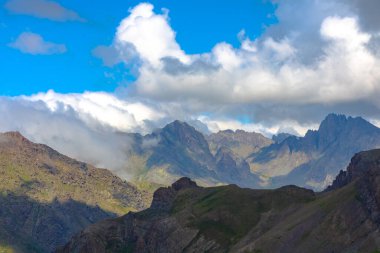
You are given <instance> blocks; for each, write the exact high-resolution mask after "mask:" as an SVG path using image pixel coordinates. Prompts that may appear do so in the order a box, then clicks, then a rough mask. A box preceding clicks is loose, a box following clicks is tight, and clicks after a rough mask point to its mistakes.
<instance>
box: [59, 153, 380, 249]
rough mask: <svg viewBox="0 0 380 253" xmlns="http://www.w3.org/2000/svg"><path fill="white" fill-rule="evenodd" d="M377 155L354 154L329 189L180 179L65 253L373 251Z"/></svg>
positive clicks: (379, 191) (378, 209) (379, 239)
mask: <svg viewBox="0 0 380 253" xmlns="http://www.w3.org/2000/svg"><path fill="white" fill-rule="evenodd" d="M379 229H380V150H374V151H369V152H363V153H360V154H358V155H356V156H355V157H354V158H353V159H352V162H351V164H350V166H349V168H348V171H347V172H341V174H340V176H338V177H337V180H336V181H335V182H334V184H333V185H332V186H331V187H330V188H329V189H328V191H326V192H324V193H321V194H318V195H315V194H314V193H313V192H312V191H311V190H306V189H302V188H298V187H296V186H286V187H282V188H279V189H276V190H251V189H241V188H238V187H237V186H234V185H229V186H221V187H213V188H201V187H198V186H197V185H196V184H195V183H194V182H192V181H191V180H190V179H188V178H182V179H180V180H179V181H177V182H176V183H174V184H173V185H172V186H171V187H169V188H160V189H159V190H157V191H156V192H155V194H154V199H153V202H152V205H151V207H150V208H149V209H147V210H145V211H142V212H139V213H132V212H131V213H129V214H127V215H125V216H123V217H120V218H117V219H110V220H105V221H102V222H99V223H97V224H94V225H91V226H89V227H88V228H86V229H85V230H84V231H82V232H81V233H79V234H78V235H76V236H75V237H74V238H73V239H72V240H71V241H70V242H69V243H67V244H66V246H65V247H63V248H60V249H59V250H58V252H59V253H62V252H78V253H86V252H97V253H102V252H153V251H154V252H263V253H264V252H283V253H287V252H289V253H290V252H292V253H293V252H300V253H301V252H319V253H324V252H326V253H328V252H377V250H379V249H380V234H379Z"/></svg>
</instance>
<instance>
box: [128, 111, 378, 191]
mask: <svg viewBox="0 0 380 253" xmlns="http://www.w3.org/2000/svg"><path fill="white" fill-rule="evenodd" d="M131 136H132V138H133V139H134V142H133V145H132V146H133V149H132V151H131V152H130V154H129V158H130V159H129V163H128V165H127V166H126V170H127V171H134V172H135V175H136V176H135V181H150V182H154V183H158V184H163V185H167V184H170V182H173V181H174V180H175V179H176V178H179V177H182V176H185V177H190V178H192V179H194V180H196V181H197V182H198V183H199V184H200V185H204V186H210V185H219V184H238V185H239V186H242V187H251V188H275V187H280V186H283V185H288V184H295V185H298V186H303V187H307V188H311V189H314V190H322V189H324V188H325V187H326V186H327V185H328V184H329V183H331V182H332V180H333V179H334V177H335V176H336V175H337V174H338V172H339V171H340V170H341V169H344V168H345V167H346V166H347V164H348V163H349V161H350V158H351V157H352V156H353V155H354V154H355V153H357V152H359V151H362V150H369V149H375V148H379V147H380V129H379V128H377V127H376V126H374V125H372V124H371V123H369V122H368V121H366V120H364V119H363V118H361V117H357V118H353V117H346V116H344V115H337V114H330V115H328V116H327V117H326V118H325V119H324V120H323V121H322V122H321V124H320V126H319V128H318V130H309V131H308V132H307V133H306V135H305V136H304V137H297V136H294V135H290V134H286V133H282V134H279V135H276V136H273V138H272V139H269V138H267V137H265V136H263V135H261V134H259V133H254V132H245V131H243V130H237V131H232V130H225V131H220V132H218V133H213V134H209V135H203V134H202V133H201V132H199V131H197V130H196V129H195V128H194V127H192V126H190V125H189V124H187V123H185V122H180V121H175V122H173V123H170V124H168V125H167V126H165V127H164V128H162V129H159V130H157V131H155V132H154V133H152V134H149V135H145V136H142V135H139V134H131Z"/></svg>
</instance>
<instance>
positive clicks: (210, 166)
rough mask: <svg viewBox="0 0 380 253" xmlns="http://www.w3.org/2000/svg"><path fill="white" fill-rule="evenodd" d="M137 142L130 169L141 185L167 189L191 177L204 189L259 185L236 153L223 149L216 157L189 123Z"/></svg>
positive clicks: (137, 137) (136, 138) (174, 125)
mask: <svg viewBox="0 0 380 253" xmlns="http://www.w3.org/2000/svg"><path fill="white" fill-rule="evenodd" d="M260 136H261V135H260ZM261 137H263V136H261ZM263 138H265V137H263ZM133 139H134V148H133V151H132V152H131V153H130V154H129V158H130V159H129V164H128V165H127V166H128V168H127V169H128V170H129V171H131V170H134V171H135V174H137V176H136V178H137V179H136V180H138V181H150V182H154V183H158V184H164V185H165V184H166V185H167V184H169V183H170V182H172V181H174V180H175V179H176V178H178V177H182V176H187V177H191V178H194V179H196V180H197V182H199V183H201V184H203V185H215V184H221V183H222V184H226V183H236V184H239V185H241V186H247V187H248V186H250V187H253V186H255V185H257V183H258V181H259V179H258V177H256V176H255V175H254V174H252V173H251V172H250V170H249V165H248V164H247V163H246V162H245V161H244V159H242V158H240V157H239V156H237V155H236V154H235V153H234V152H233V151H232V149H230V148H229V147H227V146H223V147H219V148H216V150H215V151H214V152H215V154H213V153H212V152H211V150H210V148H209V143H208V142H207V140H206V138H205V137H204V136H203V134H201V133H200V132H198V131H197V130H196V129H195V128H194V127H192V126H190V125H188V124H187V123H185V122H180V121H174V122H172V123H170V124H168V125H167V126H165V127H164V128H162V129H159V130H157V131H156V132H154V133H152V134H149V135H146V136H141V135H138V134H135V135H134V136H133Z"/></svg>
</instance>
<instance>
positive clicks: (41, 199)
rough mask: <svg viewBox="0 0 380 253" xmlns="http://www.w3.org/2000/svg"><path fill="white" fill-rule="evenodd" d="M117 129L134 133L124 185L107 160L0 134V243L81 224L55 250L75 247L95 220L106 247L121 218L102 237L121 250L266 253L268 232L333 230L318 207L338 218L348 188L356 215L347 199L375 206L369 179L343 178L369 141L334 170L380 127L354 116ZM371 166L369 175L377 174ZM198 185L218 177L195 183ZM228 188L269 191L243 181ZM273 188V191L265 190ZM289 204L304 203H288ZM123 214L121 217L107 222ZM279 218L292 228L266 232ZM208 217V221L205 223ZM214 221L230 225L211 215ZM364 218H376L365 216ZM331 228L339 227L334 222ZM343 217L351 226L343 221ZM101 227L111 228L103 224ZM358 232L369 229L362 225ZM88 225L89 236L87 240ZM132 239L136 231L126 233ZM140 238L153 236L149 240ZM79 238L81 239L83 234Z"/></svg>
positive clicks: (53, 239)
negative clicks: (287, 125) (293, 131)
mask: <svg viewBox="0 0 380 253" xmlns="http://www.w3.org/2000/svg"><path fill="white" fill-rule="evenodd" d="M126 135H127V136H128V137H130V138H129V139H131V140H132V141H131V148H130V149H129V151H128V152H129V153H128V157H129V162H128V164H127V165H126V168H125V169H126V171H128V173H132V174H134V177H133V179H132V181H131V183H130V182H126V181H125V180H122V179H120V178H119V177H117V176H116V175H114V174H112V173H111V172H110V171H109V170H107V169H99V168H95V167H93V166H91V165H89V164H86V163H83V162H80V161H77V160H74V159H71V158H69V157H67V156H65V155H63V154H60V153H58V152H57V151H55V150H53V149H51V148H50V147H48V146H46V145H42V144H36V143H33V142H31V141H29V140H28V139H26V138H25V137H23V136H22V135H21V134H20V133H18V132H9V133H4V134H0V175H1V178H2V184H0V198H1V205H0V252H6V253H10V252H52V251H53V250H54V249H55V248H56V247H58V246H60V245H63V244H64V243H66V242H67V241H68V240H69V239H70V238H71V237H72V236H73V235H75V234H76V233H78V232H79V231H81V230H83V229H84V228H87V229H85V230H83V231H84V232H82V233H81V234H78V235H77V236H76V237H75V238H74V239H73V240H72V241H71V242H70V243H69V244H67V245H66V247H65V248H61V250H64V251H65V250H66V252H67V247H69V249H70V248H75V249H82V248H81V247H82V246H81V245H82V244H81V243H82V241H83V240H82V239H78V236H79V238H82V237H81V235H83V236H84V238H85V239H86V238H87V235H89V234H88V231H89V232H91V231H92V229H95V230H96V231H98V230H99V229H100V228H101V229H100V230H99V231H98V232H96V233H98V234H97V236H99V238H101V239H102V240H103V242H104V244H105V245H108V240H109V235H112V236H114V239H115V240H119V239H120V238H119V237H120V234H118V233H119V232H120V231H121V230H123V229H124V228H125V226H126V224H127V225H128V226H127V227H128V229H129V228H134V229H132V230H131V231H129V230H128V231H125V233H127V232H128V233H127V234H123V235H122V236H123V237H122V238H123V239H122V240H121V239H120V240H119V242H117V243H116V244H115V245H116V246H115V245H113V244H112V243H111V244H112V245H110V246H109V247H111V248H112V249H114V248H113V247H121V248H123V247H127V248H128V250H131V249H136V247H137V246H138V245H140V246H141V247H142V249H148V251H149V249H152V248H149V247H156V246H157V247H161V246H160V245H158V244H159V243H161V241H162V240H163V238H166V239H167V240H169V241H166V242H165V243H166V244H165V245H164V246H162V247H164V248H162V252H165V251H164V249H170V250H171V248H170V247H169V246H168V245H173V244H175V245H176V244H178V245H176V246H178V247H182V246H184V245H187V246H186V247H188V248H187V250H188V251H189V252H191V251H193V252H194V251H196V250H197V249H201V250H206V249H208V250H211V251H216V252H219V251H218V249H221V248H225V247H227V248H229V249H231V250H233V252H235V251H234V250H236V252H239V250H240V249H244V250H242V251H241V252H244V251H248V252H250V251H252V250H251V249H254V250H253V251H252V252H260V251H259V250H263V251H264V252H268V249H269V248H268V247H269V246H268V245H270V243H268V241H269V239H268V238H271V239H272V240H274V239H273V238H275V240H274V241H275V242H276V243H278V245H277V244H276V245H277V246H276V247H280V246H281V245H286V243H292V240H293V239H292V238H293V237H294V238H296V237H297V236H298V234H297V233H298V232H297V231H299V230H298V229H301V228H302V227H308V226H309V222H310V224H314V225H315V224H326V227H323V228H322V227H320V228H319V230H318V231H319V232H318V231H317V230H316V232H315V231H314V232H310V233H316V234H315V235H316V237H317V238H319V237H321V236H322V235H320V234H318V233H322V232H321V231H323V230H324V229H329V230H332V231H333V232H334V229H337V228H335V227H334V228H331V227H329V226H328V224H327V223H328V222H327V221H326V220H324V219H322V218H321V217H322V216H323V215H322V214H326V212H327V213H329V214H328V215H330V214H331V215H333V216H331V217H330V216H329V217H330V218H331V219H338V218H336V217H335V216H334V215H351V213H348V214H345V213H344V211H343V206H344V207H347V208H351V207H355V208H359V207H358V206H360V205H362V204H363V203H362V202H360V201H359V202H355V201H356V200H358V199H357V198H359V200H360V198H361V195H360V196H359V197H358V196H357V193H358V192H359V193H360V194H362V193H363V194H370V195H371V196H372V197H371V196H364V197H365V201H369V202H368V203H367V202H366V203H367V204H368V205H369V206H368V208H372V209H368V210H367V214H364V213H361V212H362V211H361V210H362V209H360V210H359V209H357V210H356V209H354V210H355V212H356V213H357V214H358V215H361V216H359V217H360V219H361V222H364V221H365V222H367V220H366V219H367V216H368V212H369V213H371V215H372V216H376V212H375V211H376V210H377V209H376V208H375V207H373V206H372V207H371V205H373V203H377V199H374V198H377V197H376V196H377V195H376V194H377V193H376V192H374V191H375V190H374V189H367V190H366V191H367V192H365V191H364V188H365V187H364V186H363V185H362V184H360V185H356V184H354V183H353V182H354V181H355V182H356V181H357V180H356V179H357V178H362V177H363V175H364V174H365V175H367V174H366V173H364V172H365V171H367V170H366V169H367V167H368V166H367V165H368V164H371V166H370V168H372V167H374V168H375V167H376V166H377V165H378V163H379V161H378V160H376V159H377V154H378V153H379V151H372V152H367V153H360V154H359V155H358V156H355V158H354V159H353V162H351V165H350V166H349V167H348V170H347V171H341V170H342V169H344V168H345V167H346V166H347V165H348V163H349V161H350V158H351V157H352V156H353V155H354V154H355V153H357V152H359V151H362V150H370V149H375V148H378V147H380V129H379V128H377V127H375V126H374V125H372V124H370V123H369V122H368V121H366V120H364V119H363V118H360V117H357V118H352V117H346V116H344V115H336V114H330V115H328V116H327V117H326V118H325V119H324V120H323V121H322V122H321V124H320V126H319V128H318V130H310V131H308V132H307V133H306V135H305V136H304V137H297V136H294V135H290V134H286V133H282V134H279V135H276V136H273V138H272V139H270V138H267V137H265V136H263V135H261V134H259V133H253V132H245V131H243V130H237V131H232V130H225V131H220V132H218V133H213V134H208V135H204V134H202V133H201V132H199V131H197V130H196V129H195V128H194V127H192V126H191V125H189V124H187V123H186V122H181V121H174V122H172V123H170V124H168V125H166V126H165V127H163V128H162V129H157V130H156V131H154V132H153V133H151V134H148V135H141V134H133V133H130V134H126ZM355 161H358V162H355ZM363 161H372V163H371V162H368V163H364V162H363ZM363 164H364V165H363ZM376 164H377V165H376ZM376 168H377V167H376ZM340 171H341V172H340ZM358 171H359V172H360V173H357V172H358ZM370 171H372V169H371V170H370ZM361 172H363V173H364V174H363V173H361ZM375 172H376V170H375ZM375 172H371V173H375ZM376 173H377V172H376ZM376 173H375V174H376ZM362 174H363V175H362ZM375 174H374V177H377V174H376V175H375ZM336 175H338V176H337V177H336V180H335V182H334V183H333V184H332V185H331V186H330V187H329V188H328V190H327V191H326V192H323V193H318V194H316V193H314V192H313V191H311V190H307V189H304V188H309V189H310V188H311V189H313V190H318V191H320V190H323V189H325V188H326V186H328V185H329V184H330V183H332V181H333V179H334V178H335V176H336ZM371 175H372V174H371ZM181 177H186V178H185V179H182V180H180V181H178V182H177V183H175V184H174V185H172V186H171V187H169V188H160V189H159V190H158V191H156V192H155V194H154V196H153V202H152V205H151V207H150V208H149V209H147V210H145V211H142V212H138V211H140V210H144V209H145V208H147V207H148V206H149V204H150V202H151V200H152V193H153V190H154V189H157V188H158V187H159V186H166V185H169V184H170V183H171V182H174V181H176V180H177V179H178V178H181ZM189 178H191V180H194V182H193V181H191V180H190V179H189ZM363 180H364V179H363ZM366 180H367V179H366ZM367 181H368V180H367ZM367 181H365V182H367ZM195 182H196V183H195ZM363 182H364V181H363ZM367 183H368V184H370V183H371V182H369V181H368V182H367ZM374 183H375V182H374ZM374 183H373V184H374ZM231 184H232V185H231ZM371 184H372V183H371ZM221 185H224V186H221ZM286 185H297V186H286ZM206 186H218V187H211V188H204V187H206ZM238 186H239V187H247V188H257V189H259V188H268V189H266V190H250V189H241V188H239V187H238ZM276 187H277V188H278V189H274V188H276ZM300 187H304V188H300ZM357 187H359V188H357ZM373 187H375V186H373ZM270 188H272V189H273V190H269V189H270ZM342 189H350V190H342ZM352 189H354V190H352ZM351 190H352V191H354V192H355V194H356V195H355V199H356V200H353V199H352V198H350V199H349V200H347V201H349V202H344V203H343V202H339V201H340V198H341V199H342V201H346V200H344V199H345V198H346V197H347V196H348V195H349V194H351V193H350V191H351ZM362 190H363V191H362ZM182 192H184V193H182ZM347 194H348V195H347ZM349 196H351V195H349ZM371 198H372V199H371ZM371 201H372V202H371ZM335 202H337V203H338V204H339V203H341V204H342V206H339V207H336V208H338V209H335V207H334V208H333V210H332V212H338V213H330V211H331V210H330V209H328V210H325V209H323V208H322V207H324V206H327V207H329V208H330V207H331V208H332V206H334V205H333V203H335ZM370 202H371V203H370ZM339 205H340V204H339ZM299 208H300V210H303V211H298V209H299ZM321 208H322V209H321ZM361 208H364V207H361ZM373 208H375V209H373ZM244 210H246V211H244ZM130 211H132V212H130ZM128 212H129V213H128ZM126 213H128V214H127V215H126V216H123V217H121V218H116V220H112V218H115V217H118V216H120V215H124V214H126ZM291 213H297V214H298V215H299V217H304V216H303V215H306V216H307V215H308V214H309V213H312V214H313V215H315V216H316V217H317V218H316V219H315V220H314V219H311V218H310V217H309V216H307V217H306V216H305V217H304V218H305V220H304V222H306V223H305V224H304V223H302V224H303V225H302V226H301V228H300V227H298V225H297V224H295V221H294V220H293V219H295V218H294V217H293V216H291V215H290V214H291ZM235 214H236V215H237V216H236V217H234V215H235ZM365 215H367V216H365ZM251 216H252V217H251ZM320 216H321V217H320ZM263 217H264V220H262V218H263ZM292 217H293V218H292ZM318 217H319V218H318ZM323 217H324V216H323ZM334 217H335V218H334ZM339 217H340V216H339ZM285 218H286V220H287V222H289V224H292V226H293V227H292V228H291V229H290V228H289V227H288V228H286V229H290V230H289V231H291V232H290V233H289V236H293V237H289V236H287V237H283V236H282V235H281V234H276V233H275V231H277V230H278V231H279V233H280V232H281V233H285V230H284V229H285V227H283V226H285V225H278V224H280V221H281V220H282V219H285ZM351 218H352V217H347V219H348V220H347V221H346V220H345V221H344V222H345V223H344V224H346V222H352V223H353V224H356V223H357V221H353V220H351ZM109 219H111V220H109ZM210 219H211V220H210ZM339 219H340V218H339ZM376 219H377V218H376ZM102 220H105V221H103V222H101V223H99V224H104V226H105V227H102V226H103V225H101V226H100V227H99V226H98V225H94V226H91V224H94V223H97V222H99V221H102ZM213 220H214V221H218V222H216V223H213ZM219 221H223V222H224V221H226V222H227V223H228V224H225V223H223V222H222V224H220V222H219ZM172 222H174V223H172ZM257 222H258V223H257ZM313 222H315V223H313ZM355 222H356V223H355ZM371 222H372V221H371ZM131 224H132V225H131ZM360 224H361V223H360ZM360 224H356V225H358V226H360ZM370 225H371V226H372V227H373V226H374V225H373V224H372V223H371V224H370ZM156 226H157V227H156ZM162 226H164V228H162ZM165 226H167V227H165ZM231 226H232V227H231ZM257 226H258V227H257ZM277 226H279V227H277ZM336 226H338V228H339V226H340V225H339V224H338V225H336ZM344 226H346V227H344V228H345V229H346V228H347V229H351V227H349V226H348V225H347V224H346V225H344ZM253 227H256V228H255V229H257V230H255V231H256V232H255V231H253V232H252V231H251V229H252V228H253ZM372 227H371V228H372ZM272 228H273V229H274V228H276V229H275V230H272ZM293 228H297V230H292V229H293ZM110 229H111V230H112V231H110ZM152 229H153V230H152ZM162 229H164V231H161V230H162ZM165 229H166V230H165ZM267 229H269V230H270V231H271V232H270V233H269V236H270V237H268V238H267V237H263V238H261V237H260V238H259V237H257V234H258V233H260V234H261V233H263V231H267ZM269 230H268V231H269ZM301 230H302V229H301ZM106 231H108V232H109V233H108V232H107V234H103V233H104V232H106ZM144 231H145V232H144ZM146 231H152V232H151V233H152V234H151V235H149V233H148V234H145V233H146ZM250 231H251V232H250ZM345 231H346V230H345ZM350 231H351V230H350ZM350 231H349V232H347V231H346V232H347V233H346V232H345V233H346V234H344V236H343V237H344V238H347V237H350V236H359V234H358V235H356V234H355V233H354V232H352V231H351V232H350ZM363 231H364V232H365V233H369V234H371V233H372V232H371V231H372V230H371V231H370V230H368V227H366V228H363ZM156 232H157V233H158V234H156ZM161 232H162V233H161ZM364 232H363V233H364ZM91 233H92V232H91ZM91 233H90V237H89V238H90V239H89V240H93V239H91V238H93V235H92V234H91ZM115 233H116V234H115ZM168 233H170V234H168ZM171 233H174V234H171ZM176 233H179V234H183V236H184V238H185V235H186V236H188V237H186V238H187V239H189V240H190V239H191V241H192V242H193V243H190V241H186V240H187V239H186V238H185V241H183V242H178V238H177V237H175V234H176ZM334 233H335V232H334ZM126 236H127V237H126ZM128 236H131V237H128ZM147 236H148V237H147ZM172 236H174V237H172ZM209 236H212V238H211V239H210V238H209ZM214 236H216V237H215V238H214ZM247 236H253V237H252V238H255V240H256V239H257V240H258V241H257V245H258V246H257V247H256V246H255V245H256V243H255V245H250V244H249V243H247V241H246V242H243V241H242V240H243V239H244V238H246V240H248V241H250V240H251V239H252V238H251V237H247ZM254 236H256V237H257V238H256V237H254ZM305 236H306V235H305ZM331 236H338V235H336V234H331ZM339 236H341V235H339ZM277 237H278V238H277ZM343 237H342V238H343ZM117 238H119V239H117ZM126 238H127V239H126ZM131 238H132V239H131ZM133 238H134V239H133ZM136 238H144V240H143V241H141V242H140V241H134V240H135V239H136ZM146 238H148V239H146ZM160 238H161V239H160ZM247 238H248V239H247ZM281 238H287V239H286V240H285V239H281ZM297 238H298V237H297ZM313 238H314V237H313ZM321 238H323V239H324V237H321ZM355 238H356V237H355ZM358 238H359V237H358ZM359 239H360V238H359ZM359 239H355V242H356V241H358V240H359ZM78 240H79V241H78ZM86 240H87V239H86ZM102 240H100V241H102ZM139 240H140V239H139ZM141 240H142V239H141ZM146 240H148V241H149V243H156V244H149V243H147V242H146ZM313 240H315V238H314V239H313ZM342 240H343V239H342ZM150 241H151V242H150ZM289 241H290V242H289ZM131 242H132V244H131ZM306 242H307V243H306V244H305V245H308V246H307V247H310V248H311V247H312V245H315V241H307V240H306ZM204 243H206V244H207V245H206V244H204ZM344 243H346V242H344ZM363 243H364V242H363ZM86 245H90V244H87V241H86ZM310 245H311V246H310ZM344 245H346V244H344ZM363 245H364V246H363ZM363 245H362V244H360V245H359V246H357V247H359V248H363V249H365V247H366V246H365V245H366V244H365V243H364V244H363ZM369 245H370V246H369V247H372V246H373V245H375V244H374V243H373V242H369ZM376 245H377V244H376ZM98 246H99V245H97V246H96V247H98ZM140 246H138V247H140ZM293 246H294V247H295V249H298V247H299V249H300V250H299V251H298V252H302V250H305V249H309V248H305V247H306V246H305V247H304V246H302V245H301V246H300V245H299V244H298V242H297V243H296V244H295V245H293ZM293 246H292V247H293ZM86 247H87V246H86ZM89 247H90V246H89ZM91 247H92V246H91ZM131 247H132V248H131ZM146 247H148V248H146ZM165 247H169V248H165ZM247 247H248V248H247ZM331 247H332V248H334V249H335V248H336V249H339V250H340V248H339V247H338V246H337V245H335V244H329V245H327V246H326V249H327V248H331ZM345 247H346V246H345ZM347 247H348V248H350V247H351V246H350V247H349V246H347ZM355 247H356V246H355ZM178 249H179V248H178ZM246 249H249V250H246ZM279 249H280V248H279ZM301 249H302V250H301ZM350 249H351V248H350ZM183 250H184V249H183ZM339 250H337V251H339ZM90 252H91V251H90ZM94 252H95V251H94ZM127 252H130V251H127ZM137 252H140V251H137ZM142 252H144V251H142ZM169 252H170V251H169ZM278 252H281V250H278ZM294 252H297V250H296V251H294ZM303 252H305V251H303Z"/></svg>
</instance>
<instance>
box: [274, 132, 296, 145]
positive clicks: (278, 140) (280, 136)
mask: <svg viewBox="0 0 380 253" xmlns="http://www.w3.org/2000/svg"><path fill="white" fill-rule="evenodd" d="M292 136H293V137H295V136H294V135H292V134H288V133H279V134H275V135H273V136H272V141H274V142H275V143H281V142H283V141H284V140H285V139H287V138H288V137H292Z"/></svg>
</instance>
